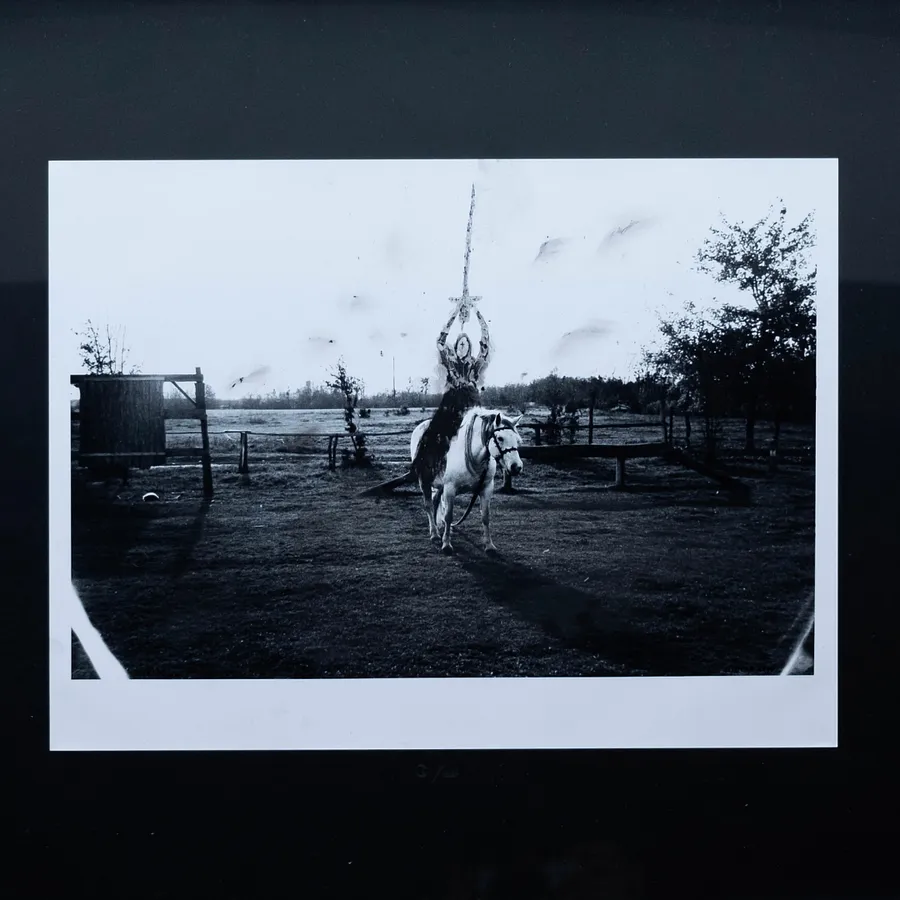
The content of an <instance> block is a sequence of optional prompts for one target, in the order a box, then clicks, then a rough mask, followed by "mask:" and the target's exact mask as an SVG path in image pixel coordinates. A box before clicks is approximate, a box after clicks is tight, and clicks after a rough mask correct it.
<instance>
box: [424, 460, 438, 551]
mask: <svg viewBox="0 0 900 900" xmlns="http://www.w3.org/2000/svg"><path fill="white" fill-rule="evenodd" d="M419 488H420V490H421V491H422V500H423V502H424V504H425V518H426V519H428V537H429V538H430V539H431V540H433V541H437V540H440V537H441V535H440V532H439V531H438V528H437V525H436V524H435V521H434V506H433V501H432V497H431V481H430V480H428V479H427V478H423V477H421V476H420V477H419Z"/></svg>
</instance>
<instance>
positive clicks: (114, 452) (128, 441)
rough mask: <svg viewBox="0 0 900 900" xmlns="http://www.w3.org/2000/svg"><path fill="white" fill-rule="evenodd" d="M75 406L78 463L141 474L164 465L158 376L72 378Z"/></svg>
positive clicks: (162, 409)
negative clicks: (76, 394)
mask: <svg viewBox="0 0 900 900" xmlns="http://www.w3.org/2000/svg"><path fill="white" fill-rule="evenodd" d="M71 380H72V384H74V385H76V386H77V387H78V388H79V390H80V392H81V400H80V402H79V414H78V419H79V429H78V430H79V442H78V462H79V463H80V464H81V465H83V466H89V467H92V468H93V467H94V466H95V465H98V464H99V465H107V464H110V463H112V464H117V465H126V466H129V467H135V468H142V469H146V468H149V467H150V466H159V465H163V464H165V461H166V416H165V404H164V401H163V385H164V384H165V380H166V379H165V377H164V376H162V375H144V376H134V375H124V376H123V375H74V376H72V379H71Z"/></svg>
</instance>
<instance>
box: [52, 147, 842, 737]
mask: <svg viewBox="0 0 900 900" xmlns="http://www.w3.org/2000/svg"><path fill="white" fill-rule="evenodd" d="M837 177H838V175H837V162H836V161H835V160H828V159H773V160H766V159H734V160H729V159H720V160H717V159H704V160H690V159H684V160H321V161H300V160H298V161H249V160H248V161H191V162H188V161H135V162H124V161H123V162H52V163H51V164H50V171H49V218H50V234H49V267H50V335H49V340H50V349H51V354H50V356H51V363H50V369H51V371H50V385H51V387H50V390H51V398H50V407H51V459H50V477H51V523H52V533H51V560H52V571H51V592H50V593H51V596H50V604H51V635H50V639H51V651H52V652H51V746H52V748H53V749H136V750H141V749H402V748H422V749H425V748H459V749H467V748H472V749H475V748H506V747H509V748H553V747H558V748H568V747H571V748H578V747H584V748H592V747H597V748H600V747H728V746H734V747H754V746H834V745H835V743H836V684H837V659H836V642H837V615H836V610H837V587H836V571H835V569H836V548H837V368H836V366H837V221H838V220H837V215H838V213H837Z"/></svg>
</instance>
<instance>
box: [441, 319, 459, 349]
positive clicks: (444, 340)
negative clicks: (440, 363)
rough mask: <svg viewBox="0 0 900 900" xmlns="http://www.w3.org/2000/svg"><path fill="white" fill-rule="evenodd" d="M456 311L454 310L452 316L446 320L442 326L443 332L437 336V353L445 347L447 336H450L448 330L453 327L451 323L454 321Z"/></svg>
mask: <svg viewBox="0 0 900 900" xmlns="http://www.w3.org/2000/svg"><path fill="white" fill-rule="evenodd" d="M457 313H458V311H457V310H454V312H453V315H452V316H450V318H449V319H447V324H446V325H445V326H444V330H443V331H442V332H441V333H440V334H439V335H438V339H437V347H438V352H441V351H443V349H444V347H445V346H446V345H447V335H448V334H450V329H451V328H452V327H453V322H454V321H455V320H456V316H457Z"/></svg>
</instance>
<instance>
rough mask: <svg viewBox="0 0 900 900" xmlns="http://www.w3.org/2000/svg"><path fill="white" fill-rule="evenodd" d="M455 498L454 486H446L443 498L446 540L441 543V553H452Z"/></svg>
mask: <svg viewBox="0 0 900 900" xmlns="http://www.w3.org/2000/svg"><path fill="white" fill-rule="evenodd" d="M453 497H454V488H453V486H452V485H446V484H445V485H444V492H443V496H442V497H441V504H442V507H441V509H442V512H443V522H442V524H443V526H444V539H443V541H442V542H441V553H452V552H453V545H452V544H451V543H450V526H451V525H452V524H453Z"/></svg>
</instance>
